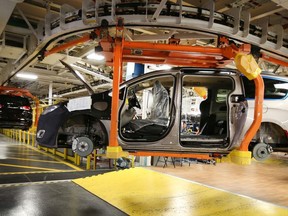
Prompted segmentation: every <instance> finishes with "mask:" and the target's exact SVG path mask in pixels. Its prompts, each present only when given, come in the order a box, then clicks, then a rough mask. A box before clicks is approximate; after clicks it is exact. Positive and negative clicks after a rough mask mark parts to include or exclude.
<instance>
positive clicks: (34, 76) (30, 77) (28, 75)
mask: <svg viewBox="0 0 288 216" xmlns="http://www.w3.org/2000/svg"><path fill="white" fill-rule="evenodd" d="M16 77H19V78H22V79H31V80H36V79H37V78H38V76H37V75H35V74H21V73H20V74H19V73H18V74H16Z"/></svg>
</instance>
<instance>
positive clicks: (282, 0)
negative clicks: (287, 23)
mask: <svg viewBox="0 0 288 216" xmlns="http://www.w3.org/2000/svg"><path fill="white" fill-rule="evenodd" d="M272 1H273V2H275V3H276V4H277V5H279V6H281V7H283V8H285V9H288V0H272Z"/></svg>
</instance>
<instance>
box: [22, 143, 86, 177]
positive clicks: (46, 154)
mask: <svg viewBox="0 0 288 216" xmlns="http://www.w3.org/2000/svg"><path fill="white" fill-rule="evenodd" d="M26 147H27V148H30V149H32V150H34V151H36V152H39V153H40V154H43V155H45V156H48V157H50V158H52V159H54V160H56V161H59V162H61V163H62V164H65V165H67V166H69V167H71V168H72V169H74V170H78V171H83V169H81V168H80V167H77V166H75V165H73V164H70V163H68V162H65V161H64V160H61V159H59V158H57V157H56V156H54V155H51V154H48V153H46V152H43V151H40V150H38V149H36V148H34V147H31V146H26Z"/></svg>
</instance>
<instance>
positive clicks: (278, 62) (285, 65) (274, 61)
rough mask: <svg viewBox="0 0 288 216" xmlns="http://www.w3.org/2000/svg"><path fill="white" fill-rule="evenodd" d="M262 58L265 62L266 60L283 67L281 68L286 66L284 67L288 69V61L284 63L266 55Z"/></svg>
mask: <svg viewBox="0 0 288 216" xmlns="http://www.w3.org/2000/svg"><path fill="white" fill-rule="evenodd" d="M261 58H262V59H263V60H265V61H268V62H271V63H274V64H277V65H281V66H284V67H288V62H287V61H282V60H279V59H276V58H273V57H271V56H269V55H266V54H265V53H262V54H261Z"/></svg>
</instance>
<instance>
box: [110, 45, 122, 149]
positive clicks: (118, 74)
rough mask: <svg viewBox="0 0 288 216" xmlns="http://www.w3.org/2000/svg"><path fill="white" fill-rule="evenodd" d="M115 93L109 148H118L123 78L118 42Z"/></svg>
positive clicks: (114, 82)
mask: <svg viewBox="0 0 288 216" xmlns="http://www.w3.org/2000/svg"><path fill="white" fill-rule="evenodd" d="M113 70H114V71H113V87H112V89H113V91H112V109H111V131H110V139H109V140H110V143H109V146H118V139H117V138H118V108H119V85H120V79H121V76H122V43H121V41H116V43H115V48H114V67H113Z"/></svg>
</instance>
